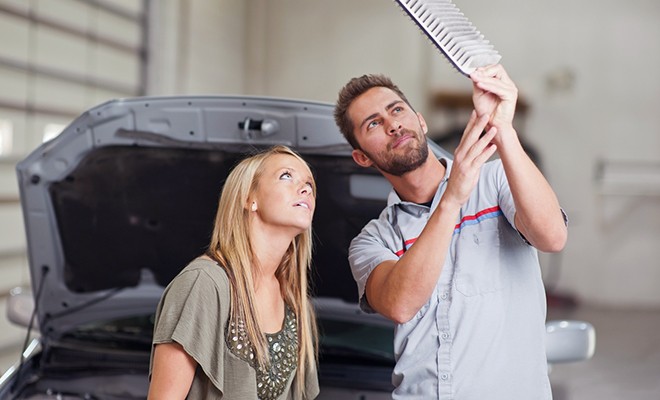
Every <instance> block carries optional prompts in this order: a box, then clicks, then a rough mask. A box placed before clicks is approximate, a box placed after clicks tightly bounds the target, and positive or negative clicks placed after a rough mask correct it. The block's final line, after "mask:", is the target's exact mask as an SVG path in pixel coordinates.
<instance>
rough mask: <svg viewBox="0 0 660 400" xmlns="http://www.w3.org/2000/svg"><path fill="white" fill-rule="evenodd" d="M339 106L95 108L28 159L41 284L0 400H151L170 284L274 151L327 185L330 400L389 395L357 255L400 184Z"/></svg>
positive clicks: (22, 306) (35, 269) (30, 216)
mask: <svg viewBox="0 0 660 400" xmlns="http://www.w3.org/2000/svg"><path fill="white" fill-rule="evenodd" d="M332 111H333V106H332V105H331V104H326V103H320V102H310V101H303V100H293V99H280V98H266V97H249V96H173V97H140V98H130V99H117V100H112V101H109V102H106V103H103V104H101V105H98V106H96V107H93V108H91V109H89V110H87V111H86V112H84V113H83V114H82V115H81V116H79V117H78V118H77V119H75V120H74V121H73V122H72V123H71V124H70V125H69V126H68V127H66V128H65V129H64V130H63V131H62V133H61V134H60V135H59V136H57V137H56V138H54V139H53V140H51V141H49V142H46V143H44V144H42V145H41V146H39V147H38V148H37V149H35V150H34V151H33V152H32V153H31V154H29V155H28V156H27V157H26V158H25V159H23V160H22V161H21V162H19V163H18V165H17V167H16V170H17V178H18V183H19V188H20V197H21V206H22V211H23V215H24V222H25V230H26V235H27V249H28V260H29V267H30V273H31V282H32V288H31V290H29V291H22V292H21V291H15V292H13V296H12V297H11V298H10V301H9V303H8V304H9V305H8V316H9V318H10V320H12V321H14V322H16V323H18V324H21V325H23V326H26V327H27V328H28V333H27V335H28V338H31V337H32V336H31V335H30V333H31V332H33V336H34V338H32V340H31V341H30V340H26V344H27V345H26V348H25V349H23V350H24V351H23V353H22V354H23V357H22V358H21V360H20V362H18V363H17V364H16V365H15V366H13V367H12V368H10V369H9V370H8V371H7V372H6V373H5V374H4V375H3V376H2V378H0V398H1V399H11V400H18V399H49V398H58V399H140V398H146V394H147V389H148V367H149V357H150V349H151V337H152V330H153V318H154V315H153V314H154V311H155V309H156V305H157V303H158V301H159V299H160V296H161V294H162V292H163V289H164V287H165V286H166V285H167V284H168V283H169V282H170V280H171V279H172V278H173V277H174V276H175V275H176V274H177V273H178V272H179V271H180V270H181V269H182V268H183V267H184V266H185V265H186V264H187V263H188V262H189V261H190V260H192V259H193V258H195V257H196V256H198V255H199V254H201V253H202V252H203V251H204V250H205V246H206V245H207V243H208V241H209V237H210V233H211V230H212V224H213V220H214V215H215V210H216V207H217V200H218V197H219V193H220V189H221V187H222V184H223V182H224V179H225V178H226V176H227V174H228V172H229V171H230V170H231V168H232V167H233V166H234V165H235V164H236V163H237V161H238V160H240V159H241V158H243V157H244V156H245V155H246V154H249V153H252V152H254V151H256V150H260V149H264V148H267V147H269V146H272V145H275V144H284V145H287V146H290V147H292V148H294V149H295V150H296V151H298V152H299V153H300V154H301V155H302V156H303V157H304V158H305V160H307V161H308V162H309V164H310V165H311V167H312V170H313V172H314V175H315V178H316V180H317V187H318V200H317V209H316V214H315V218H314V236H315V250H314V260H313V273H312V280H313V292H314V305H315V308H316V311H317V314H318V317H319V318H318V320H319V325H320V331H321V338H320V367H319V380H320V384H321V395H320V397H319V398H321V399H331V398H337V399H352V398H355V399H380V398H383V399H384V398H390V393H391V391H392V383H391V372H392V368H393V366H394V354H393V349H392V338H393V331H394V325H393V323H392V322H390V321H388V320H386V319H385V318H383V317H382V316H379V315H375V314H366V313H364V312H362V311H360V309H359V307H358V306H357V300H358V299H357V291H356V286H355V283H354V281H353V278H352V276H351V272H350V269H349V266H348V263H347V249H348V245H349V242H350V240H351V239H352V238H353V237H354V236H355V235H356V234H357V233H358V232H359V231H360V229H361V228H362V227H363V226H364V225H365V224H366V223H367V222H368V221H369V220H370V219H372V218H375V217H376V216H377V215H378V214H379V213H380V211H381V210H382V209H383V207H384V205H385V201H386V200H385V199H386V197H387V194H388V193H389V191H390V190H391V186H390V185H389V183H388V182H387V181H386V180H385V179H384V178H382V177H381V176H380V174H378V173H377V172H376V171H375V170H371V169H364V168H360V167H358V166H357V165H356V164H355V163H354V162H353V160H352V158H351V148H350V146H349V145H348V144H347V143H346V141H345V139H344V138H343V136H342V135H341V134H340V133H339V131H338V129H337V128H336V126H335V123H334V120H333V116H332ZM431 147H432V150H433V152H434V153H435V154H436V155H437V156H451V155H450V154H449V153H447V152H446V151H445V150H443V149H442V148H440V147H439V146H437V145H435V144H434V143H431ZM548 327H549V330H548V343H549V344H551V345H550V346H549V347H548V348H549V351H554V352H556V353H557V354H560V355H561V357H560V358H558V359H556V360H557V361H575V360H582V359H587V358H589V357H590V356H591V354H593V350H594V340H595V336H594V334H595V333H594V331H593V327H592V326H591V325H590V324H588V323H586V322H582V321H555V322H549V325H548ZM550 328H551V329H550ZM553 338H554V340H553ZM553 343H554V345H553ZM548 355H549V359H550V360H553V356H552V354H551V353H549V354H548Z"/></svg>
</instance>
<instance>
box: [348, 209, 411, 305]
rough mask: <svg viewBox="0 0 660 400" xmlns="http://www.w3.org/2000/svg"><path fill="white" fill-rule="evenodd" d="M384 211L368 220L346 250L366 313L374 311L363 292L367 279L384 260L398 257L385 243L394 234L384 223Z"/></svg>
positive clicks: (388, 225)
mask: <svg viewBox="0 0 660 400" xmlns="http://www.w3.org/2000/svg"><path fill="white" fill-rule="evenodd" d="M385 220H386V214H385V211H384V212H383V214H381V217H380V218H379V219H378V220H373V221H371V222H369V223H368V224H367V225H366V226H365V227H364V228H363V229H362V231H361V232H360V234H359V235H358V236H356V237H355V238H354V239H353V240H352V241H351V245H350V248H349V251H348V262H349V264H350V265H351V271H352V273H353V278H354V279H355V282H356V283H357V286H358V296H359V299H360V308H361V309H362V310H363V311H365V312H368V313H375V312H376V311H375V310H374V309H373V308H372V307H371V306H370V305H369V301H368V299H367V296H366V294H365V289H366V285H367V279H369V275H371V272H372V271H373V270H374V269H375V268H376V267H377V266H378V265H380V264H381V263H383V262H385V261H390V260H393V261H397V260H398V259H399V257H398V256H397V255H396V254H395V252H394V251H393V250H392V249H391V246H388V245H387V241H388V238H389V241H393V240H394V238H395V234H394V232H393V230H392V227H391V225H390V224H387V223H385Z"/></svg>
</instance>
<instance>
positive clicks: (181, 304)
mask: <svg viewBox="0 0 660 400" xmlns="http://www.w3.org/2000/svg"><path fill="white" fill-rule="evenodd" d="M223 276H224V275H223ZM229 305H230V304H229V282H228V280H227V278H226V276H224V280H223V279H214V277H211V276H210V275H209V274H208V273H207V272H206V271H204V270H202V269H193V270H189V271H184V272H182V273H181V274H179V275H178V276H177V277H176V278H174V280H173V281H172V282H171V283H170V284H169V285H168V287H167V288H166V289H165V291H164V293H163V296H162V298H161V301H160V304H159V307H158V311H157V313H156V321H155V324H154V337H153V343H154V346H155V345H156V344H160V343H171V342H176V343H178V344H180V345H181V346H182V347H183V349H184V350H185V352H186V353H188V354H189V355H190V356H191V357H192V358H193V359H194V360H195V361H196V362H197V364H199V366H200V367H201V369H202V370H203V371H204V374H205V375H206V376H207V377H208V378H209V380H210V381H211V382H212V383H213V385H214V386H215V387H216V388H218V389H219V390H220V391H223V379H222V377H223V376H224V375H225V365H224V357H223V355H224V348H225V347H226V344H225V329H224V328H225V323H226V321H227V320H228V318H229Z"/></svg>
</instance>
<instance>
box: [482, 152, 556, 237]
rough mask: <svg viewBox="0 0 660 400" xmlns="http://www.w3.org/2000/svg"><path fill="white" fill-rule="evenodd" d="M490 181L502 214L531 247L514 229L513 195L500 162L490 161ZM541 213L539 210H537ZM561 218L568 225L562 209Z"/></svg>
mask: <svg viewBox="0 0 660 400" xmlns="http://www.w3.org/2000/svg"><path fill="white" fill-rule="evenodd" d="M490 171H492V172H491V179H493V180H494V184H495V185H496V187H497V193H498V204H499V206H500V209H501V210H502V213H503V214H504V216H505V218H506V219H507V221H509V224H511V226H512V227H513V228H514V229H515V230H516V232H518V234H519V235H520V237H521V238H522V239H523V240H524V241H525V243H527V244H528V245H530V246H531V243H529V241H528V240H527V238H525V236H524V235H523V234H522V233H520V231H519V230H518V228H516V222H515V216H516V205H515V203H514V202H513V195H512V194H511V187H510V186H509V181H508V180H507V178H506V173H505V172H504V166H503V165H502V160H499V159H498V160H495V161H492V166H491V169H490ZM539 211H541V210H539ZM560 211H561V215H562V218H563V219H564V224H566V225H568V216H567V215H566V213H565V212H564V210H563V209H561V208H560Z"/></svg>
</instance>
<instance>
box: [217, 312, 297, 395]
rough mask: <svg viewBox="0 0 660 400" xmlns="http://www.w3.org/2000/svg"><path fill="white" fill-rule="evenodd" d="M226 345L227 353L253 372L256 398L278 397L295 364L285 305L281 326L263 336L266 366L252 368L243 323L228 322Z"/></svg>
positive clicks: (293, 329)
mask: <svg viewBox="0 0 660 400" xmlns="http://www.w3.org/2000/svg"><path fill="white" fill-rule="evenodd" d="M228 333H229V334H228V335H227V345H228V346H229V350H230V351H231V352H232V353H234V355H235V356H237V357H238V358H240V359H241V360H243V361H245V362H247V363H248V364H250V366H251V367H252V368H254V369H255V370H256V373H257V395H258V396H259V399H262V400H273V399H276V398H278V397H279V396H280V395H281V394H282V393H283V392H284V389H285V388H286V386H287V382H288V380H289V378H290V377H291V375H292V373H293V371H295V369H296V366H297V365H298V327H297V323H296V315H295V314H294V313H293V310H291V308H289V306H288V305H286V307H285V316H284V326H283V327H282V330H280V331H279V332H277V333H273V334H269V333H267V334H266V340H267V342H268V354H269V357H270V366H269V367H268V368H261V367H257V366H256V361H255V359H254V349H253V347H252V343H250V341H249V340H248V337H247V332H245V324H244V323H243V321H240V320H239V321H238V323H234V322H233V321H232V322H230V324H229V327H228Z"/></svg>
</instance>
